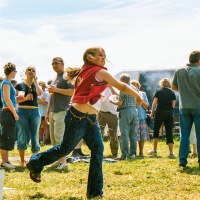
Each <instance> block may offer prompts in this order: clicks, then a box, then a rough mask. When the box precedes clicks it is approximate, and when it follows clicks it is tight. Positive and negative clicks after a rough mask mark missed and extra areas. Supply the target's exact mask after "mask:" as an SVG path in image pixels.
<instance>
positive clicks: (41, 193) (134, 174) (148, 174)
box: [3, 141, 200, 200]
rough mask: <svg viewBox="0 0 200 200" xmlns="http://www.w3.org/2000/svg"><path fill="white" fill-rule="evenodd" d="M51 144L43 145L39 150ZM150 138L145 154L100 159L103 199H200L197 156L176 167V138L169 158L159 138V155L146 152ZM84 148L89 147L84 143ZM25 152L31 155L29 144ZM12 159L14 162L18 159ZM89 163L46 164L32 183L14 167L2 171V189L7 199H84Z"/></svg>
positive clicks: (166, 148) (199, 173)
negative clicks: (110, 160) (113, 160)
mask: <svg viewBox="0 0 200 200" xmlns="http://www.w3.org/2000/svg"><path fill="white" fill-rule="evenodd" d="M104 144H105V152H104V155H105V156H106V157H107V156H109V155H110V148H109V142H105V143H104ZM49 147H50V146H43V147H42V151H43V150H45V149H48V148H49ZM151 147H152V142H151V141H147V142H146V143H145V151H144V152H145V157H144V158H139V157H137V158H135V159H131V160H125V161H118V162H116V163H107V162H103V171H104V198H103V199H105V200H107V199H109V200H114V199H117V200H135V199H136V200H137V199H138V200H154V199H155V200H158V199H159V200H160V199H162V200H169V199H170V200H172V199H173V200H176V199H177V200H198V199H200V170H199V168H198V163H197V158H189V159H188V161H189V164H188V168H186V169H184V170H183V169H182V168H179V167H178V157H177V155H178V148H179V141H175V149H174V152H175V155H176V158H175V159H170V158H168V154H169V153H168V147H167V145H166V144H165V141H160V142H159V146H158V156H157V157H152V156H149V155H147V152H148V150H149V149H151ZM83 150H84V152H88V153H89V150H88V149H87V147H86V146H85V145H84V147H83ZM27 154H29V155H31V153H30V148H29V150H28V151H27ZM11 156H12V157H14V158H17V157H18V152H17V150H14V151H12V152H10V157H11ZM13 160H14V159H13V158H12V159H11V162H12V163H13V164H15V165H16V166H17V165H19V162H18V161H15V162H14V161H13ZM88 167H89V164H88V163H84V162H77V163H72V164H70V165H69V167H68V169H66V170H63V171H58V170H55V169H52V168H51V167H50V166H46V167H45V169H44V171H43V172H42V182H41V183H39V184H38V183H34V182H33V181H32V180H31V179H30V178H29V171H28V170H27V169H24V168H21V167H19V166H18V167H16V169H15V170H10V171H5V181H4V187H8V188H14V189H13V190H4V191H3V199H6V200H28V199H41V200H67V199H69V200H81V199H86V195H85V194H86V188H87V175H88Z"/></svg>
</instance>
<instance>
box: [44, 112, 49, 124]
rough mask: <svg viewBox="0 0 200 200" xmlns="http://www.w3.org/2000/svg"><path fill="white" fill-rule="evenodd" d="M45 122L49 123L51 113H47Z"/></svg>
mask: <svg viewBox="0 0 200 200" xmlns="http://www.w3.org/2000/svg"><path fill="white" fill-rule="evenodd" d="M45 122H46V123H47V124H48V123H49V114H46V115H45Z"/></svg>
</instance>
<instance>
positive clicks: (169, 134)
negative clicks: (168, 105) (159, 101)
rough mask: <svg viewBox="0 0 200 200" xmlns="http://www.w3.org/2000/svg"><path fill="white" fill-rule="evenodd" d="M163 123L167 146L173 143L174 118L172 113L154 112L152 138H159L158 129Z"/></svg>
mask: <svg viewBox="0 0 200 200" xmlns="http://www.w3.org/2000/svg"><path fill="white" fill-rule="evenodd" d="M163 122H164V124H165V130H166V143H167V144H169V143H174V140H173V127H174V116H173V112H172V111H162V110H158V111H156V112H155V119H154V133H153V138H158V137H159V131H160V127H161V125H162V123H163Z"/></svg>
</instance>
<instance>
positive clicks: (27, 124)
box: [17, 108, 41, 153]
mask: <svg viewBox="0 0 200 200" xmlns="http://www.w3.org/2000/svg"><path fill="white" fill-rule="evenodd" d="M18 115H19V121H18V128H19V130H18V136H17V149H18V150H26V149H27V145H28V138H29V134H30V137H31V151H32V152H33V153H35V152H38V151H39V150H40V144H39V138H38V137H39V136H38V132H39V127H40V122H41V117H40V112H39V109H38V108H34V109H28V108H18Z"/></svg>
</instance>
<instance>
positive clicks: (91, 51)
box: [83, 47, 106, 64]
mask: <svg viewBox="0 0 200 200" xmlns="http://www.w3.org/2000/svg"><path fill="white" fill-rule="evenodd" d="M98 51H100V52H103V53H104V54H105V50H104V49H103V48H101V47H91V48H88V49H86V51H85V53H84V54H83V61H84V64H86V63H88V62H90V61H89V60H88V56H91V57H94V55H95V53H96V52H98ZM105 55H106V54H105Z"/></svg>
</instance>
